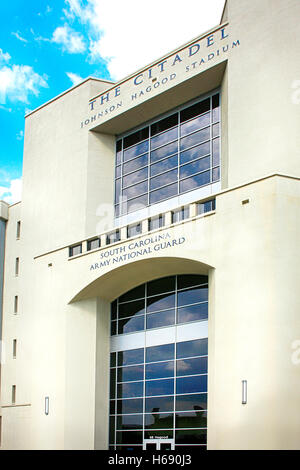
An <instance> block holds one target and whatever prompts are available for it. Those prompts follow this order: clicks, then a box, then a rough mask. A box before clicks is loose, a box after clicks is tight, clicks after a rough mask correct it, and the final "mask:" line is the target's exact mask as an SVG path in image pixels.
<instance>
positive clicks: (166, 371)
mask: <svg viewBox="0 0 300 470" xmlns="http://www.w3.org/2000/svg"><path fill="white" fill-rule="evenodd" d="M165 377H174V361H168V362H157V363H154V364H146V379H159V378H165Z"/></svg>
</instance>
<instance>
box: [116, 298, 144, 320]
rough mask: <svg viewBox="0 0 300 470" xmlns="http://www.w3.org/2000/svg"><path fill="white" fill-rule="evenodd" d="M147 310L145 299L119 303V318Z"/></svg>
mask: <svg viewBox="0 0 300 470" xmlns="http://www.w3.org/2000/svg"><path fill="white" fill-rule="evenodd" d="M144 312H145V301H144V300H136V301H131V302H125V303H120V304H119V318H126V317H132V316H134V315H141V314H143V313H144Z"/></svg>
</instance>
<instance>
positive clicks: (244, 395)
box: [242, 380, 247, 405]
mask: <svg viewBox="0 0 300 470" xmlns="http://www.w3.org/2000/svg"><path fill="white" fill-rule="evenodd" d="M246 404H247V380H242V405H246Z"/></svg>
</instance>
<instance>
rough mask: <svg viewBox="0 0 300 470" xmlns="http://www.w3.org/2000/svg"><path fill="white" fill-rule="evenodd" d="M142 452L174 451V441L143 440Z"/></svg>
mask: <svg viewBox="0 0 300 470" xmlns="http://www.w3.org/2000/svg"><path fill="white" fill-rule="evenodd" d="M143 450H149V451H151V452H154V451H156V450H162V451H165V450H175V444H174V439H144V442H143Z"/></svg>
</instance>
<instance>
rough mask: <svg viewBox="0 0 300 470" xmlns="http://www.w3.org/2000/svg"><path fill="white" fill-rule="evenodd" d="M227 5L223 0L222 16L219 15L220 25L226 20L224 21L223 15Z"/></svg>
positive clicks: (226, 1) (226, 0)
mask: <svg viewBox="0 0 300 470" xmlns="http://www.w3.org/2000/svg"><path fill="white" fill-rule="evenodd" d="M227 4H228V0H225V3H224V7H223V11H222V15H221V19H220V24H222V23H223V22H225V21H226V20H224V15H225V11H226V8H227Z"/></svg>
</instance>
